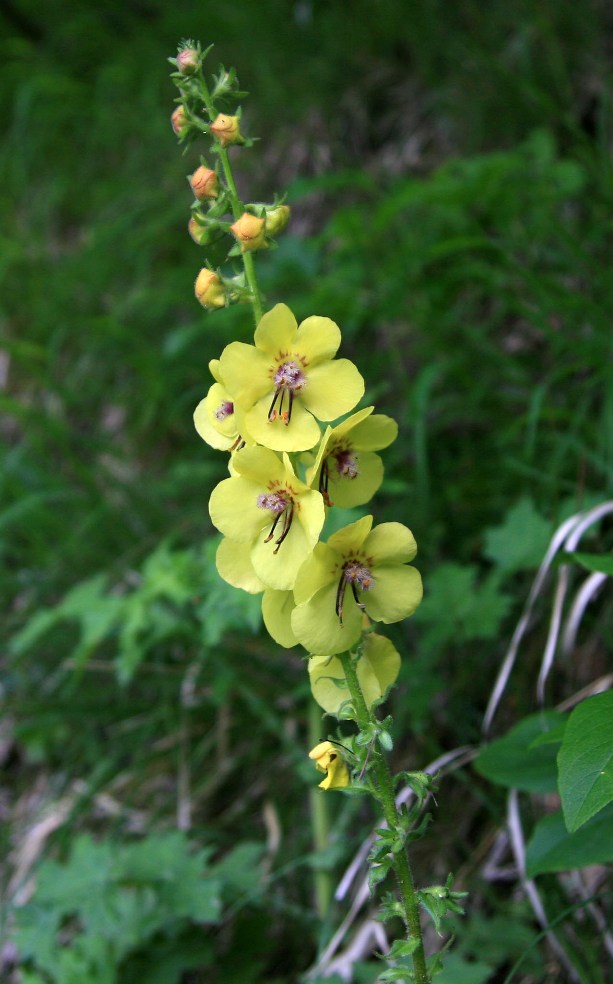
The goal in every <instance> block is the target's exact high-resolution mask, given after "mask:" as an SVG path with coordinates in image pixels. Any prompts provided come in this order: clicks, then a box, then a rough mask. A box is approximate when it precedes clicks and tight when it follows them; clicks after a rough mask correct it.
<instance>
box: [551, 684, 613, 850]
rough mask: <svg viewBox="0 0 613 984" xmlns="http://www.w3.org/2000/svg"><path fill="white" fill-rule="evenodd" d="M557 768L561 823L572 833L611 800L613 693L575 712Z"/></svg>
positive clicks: (612, 792) (592, 701)
mask: <svg viewBox="0 0 613 984" xmlns="http://www.w3.org/2000/svg"><path fill="white" fill-rule="evenodd" d="M558 768H559V789H560V796H561V799H562V810H563V811H564V820H565V822H566V826H567V828H568V830H569V832H570V833H573V832H574V831H575V830H578V829H579V827H581V826H583V824H584V823H586V822H587V821H588V820H589V819H590V817H593V816H594V814H595V813H598V811H599V810H601V809H602V808H603V807H604V806H606V804H607V803H610V802H611V801H612V800H613V691H608V692H607V693H604V694H597V695H596V696H595V697H590V698H588V700H584V701H583V702H582V703H581V704H579V705H578V707H576V708H575V709H574V711H573V712H572V714H571V715H570V718H569V719H568V724H567V726H566V731H565V733H564V739H563V741H562V747H561V748H560V751H559V754H558Z"/></svg>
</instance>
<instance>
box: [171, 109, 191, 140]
mask: <svg viewBox="0 0 613 984" xmlns="http://www.w3.org/2000/svg"><path fill="white" fill-rule="evenodd" d="M170 123H171V126H172V128H173V130H174V131H175V133H176V134H177V136H178V137H180V136H181V134H182V133H183V130H184V129H185V127H186V126H187V117H186V115H185V110H184V109H183V106H177V108H176V109H175V111H174V113H173V114H172V116H171V117H170Z"/></svg>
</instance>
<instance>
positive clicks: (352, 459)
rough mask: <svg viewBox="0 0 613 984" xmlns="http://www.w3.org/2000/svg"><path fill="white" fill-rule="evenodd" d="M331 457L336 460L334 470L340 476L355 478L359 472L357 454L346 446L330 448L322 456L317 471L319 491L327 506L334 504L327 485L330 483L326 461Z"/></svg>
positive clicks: (328, 467) (328, 466)
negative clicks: (324, 455) (326, 453)
mask: <svg viewBox="0 0 613 984" xmlns="http://www.w3.org/2000/svg"><path fill="white" fill-rule="evenodd" d="M332 458H333V459H334V460H335V462H336V471H337V472H338V474H339V476H340V477H341V478H357V477H358V475H359V474H360V470H359V468H358V456H357V454H354V453H353V452H352V451H350V450H349V449H348V448H342V447H340V448H339V447H337V448H334V449H333V450H331V451H330V453H329V454H328V455H326V457H325V458H324V460H323V462H322V465H321V471H320V473H319V491H320V492H321V494H322V496H323V499H324V502H325V504H326V505H327V506H332V505H334V503H333V502H332V499H331V498H330V495H329V492H328V486H329V484H330V465H329V464H328V462H329V461H330V460H331V459H332Z"/></svg>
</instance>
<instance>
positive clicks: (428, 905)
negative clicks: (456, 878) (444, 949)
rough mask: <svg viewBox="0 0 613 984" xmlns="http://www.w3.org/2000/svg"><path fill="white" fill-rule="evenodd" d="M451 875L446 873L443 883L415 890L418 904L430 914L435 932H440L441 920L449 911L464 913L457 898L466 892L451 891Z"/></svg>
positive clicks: (466, 893) (463, 895) (464, 895)
mask: <svg viewBox="0 0 613 984" xmlns="http://www.w3.org/2000/svg"><path fill="white" fill-rule="evenodd" d="M452 884H453V875H448V877H447V881H446V882H445V884H444V885H430V886H428V888H420V889H418V891H417V898H418V900H419V903H420V905H421V906H422V907H423V908H424V909H425V910H426V912H427V913H428V914H429V915H430V917H431V919H432V921H433V923H434V928H435V929H436V932H437V933H439V935H440V932H441V920H442V919H444V917H445V916H446V915H447V914H448V913H450V912H455V913H458V914H459V915H461V916H462V915H464V909H463V908H462V906H461V905H460V903H459V901H458V899H463V898H465V897H466V896H467V895H468V892H452V890H451V886H452Z"/></svg>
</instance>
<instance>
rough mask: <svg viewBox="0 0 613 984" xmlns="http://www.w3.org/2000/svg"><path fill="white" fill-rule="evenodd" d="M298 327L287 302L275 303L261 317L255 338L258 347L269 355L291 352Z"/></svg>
mask: <svg viewBox="0 0 613 984" xmlns="http://www.w3.org/2000/svg"><path fill="white" fill-rule="evenodd" d="M297 327H298V323H297V321H296V319H295V317H294V315H293V314H292V312H291V311H290V309H289V308H288V306H287V304H275V306H274V308H272V309H271V310H270V311H267V312H266V314H265V315H264V316H263V317H262V318H261V319H260V322H259V324H258V326H257V328H256V329H255V335H254V339H253V340H254V342H255V344H256V345H257V347H258V349H260V350H261V351H263V352H266V353H267V355H268V354H269V353H270V354H271V355H274V354H275V353H277V352H289V351H290V350H291V348H292V347H293V339H294V336H295V334H296V329H297Z"/></svg>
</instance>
